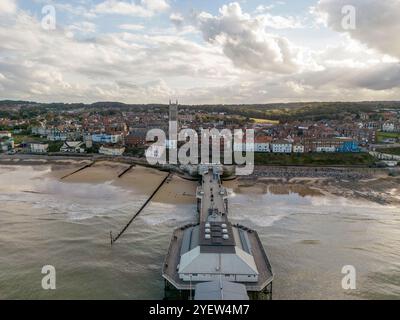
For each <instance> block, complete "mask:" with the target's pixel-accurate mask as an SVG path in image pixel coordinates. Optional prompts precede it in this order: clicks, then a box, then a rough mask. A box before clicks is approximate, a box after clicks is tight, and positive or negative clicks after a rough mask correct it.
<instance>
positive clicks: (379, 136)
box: [376, 132, 400, 143]
mask: <svg viewBox="0 0 400 320" xmlns="http://www.w3.org/2000/svg"><path fill="white" fill-rule="evenodd" d="M376 136H377V140H378V142H379V143H381V142H383V140H385V139H388V138H397V139H398V138H400V133H398V132H377V134H376Z"/></svg>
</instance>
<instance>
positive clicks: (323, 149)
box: [315, 146, 336, 152]
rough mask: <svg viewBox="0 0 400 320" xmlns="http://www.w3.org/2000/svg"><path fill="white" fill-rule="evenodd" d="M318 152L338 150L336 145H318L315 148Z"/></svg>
mask: <svg viewBox="0 0 400 320" xmlns="http://www.w3.org/2000/svg"><path fill="white" fill-rule="evenodd" d="M315 151H316V152H336V147H335V146H324V147H317V148H316V149H315Z"/></svg>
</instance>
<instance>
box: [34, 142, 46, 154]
mask: <svg viewBox="0 0 400 320" xmlns="http://www.w3.org/2000/svg"><path fill="white" fill-rule="evenodd" d="M48 150H49V145H48V144H47V143H42V142H31V143H30V151H31V152H32V153H46V152H47V151H48Z"/></svg>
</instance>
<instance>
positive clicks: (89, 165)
mask: <svg viewBox="0 0 400 320" xmlns="http://www.w3.org/2000/svg"><path fill="white" fill-rule="evenodd" d="M95 163H96V161H92V162H91V163H89V164H87V165H85V166H83V167H82V168H79V169H78V170H75V171H74V172H71V173H68V174H67V175H65V176H64V177H61V180H63V179H66V178H68V177H70V176H72V175H74V174H75V173H78V172H80V171H82V170H85V169H87V168H90V167H91V166H93V165H94V164H95Z"/></svg>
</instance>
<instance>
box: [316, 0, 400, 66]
mask: <svg viewBox="0 0 400 320" xmlns="http://www.w3.org/2000/svg"><path fill="white" fill-rule="evenodd" d="M348 5H351V6H353V7H354V8H355V9H356V28H355V29H354V30H353V29H347V30H346V29H344V28H343V26H342V20H343V17H344V14H343V13H342V8H343V7H344V6H348ZM314 12H315V13H317V14H319V17H320V19H322V20H324V21H325V23H326V24H327V25H328V26H329V27H330V28H332V29H333V30H335V31H338V32H346V33H348V34H349V35H350V36H351V37H352V38H353V39H356V40H358V41H360V42H362V43H364V44H366V45H368V47H370V48H374V49H377V50H379V51H380V52H382V53H385V54H389V55H392V56H394V57H397V58H400V41H399V39H398V38H399V34H400V1H399V0H384V1H376V0H320V1H319V2H318V4H317V6H316V7H315V8H314Z"/></svg>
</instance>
